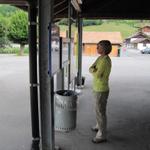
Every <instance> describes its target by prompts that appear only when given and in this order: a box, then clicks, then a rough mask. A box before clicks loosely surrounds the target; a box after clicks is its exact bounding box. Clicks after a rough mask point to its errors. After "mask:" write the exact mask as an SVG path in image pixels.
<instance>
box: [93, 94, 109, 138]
mask: <svg viewBox="0 0 150 150" xmlns="http://www.w3.org/2000/svg"><path fill="white" fill-rule="evenodd" d="M94 96H95V99H96V105H95V111H96V122H97V125H96V126H97V127H98V129H99V130H98V132H97V134H96V138H100V139H105V138H106V136H107V133H106V132H107V131H106V128H107V115H106V105H107V99H108V96H109V91H107V92H94Z"/></svg>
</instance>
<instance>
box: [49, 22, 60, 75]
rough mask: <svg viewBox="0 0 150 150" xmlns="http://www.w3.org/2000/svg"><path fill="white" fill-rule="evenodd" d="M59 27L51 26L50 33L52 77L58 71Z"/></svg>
mask: <svg viewBox="0 0 150 150" xmlns="http://www.w3.org/2000/svg"><path fill="white" fill-rule="evenodd" d="M59 34H60V33H59V27H58V26H57V25H55V24H53V25H52V32H51V73H52V75H53V74H55V73H56V72H58V71H59V61H60V60H59V59H60V48H59Z"/></svg>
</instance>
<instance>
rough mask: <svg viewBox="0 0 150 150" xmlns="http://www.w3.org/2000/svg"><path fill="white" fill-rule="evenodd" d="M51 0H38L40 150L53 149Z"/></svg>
mask: <svg viewBox="0 0 150 150" xmlns="http://www.w3.org/2000/svg"><path fill="white" fill-rule="evenodd" d="M52 8H53V0H39V79H40V109H41V138H42V150H54V118H53V117H54V114H53V113H54V112H53V111H54V110H53V109H54V105H53V78H52V77H51V76H50V74H49V73H50V70H51V62H50V57H51V56H50V55H49V54H50V51H51V42H50V37H51V24H52Z"/></svg>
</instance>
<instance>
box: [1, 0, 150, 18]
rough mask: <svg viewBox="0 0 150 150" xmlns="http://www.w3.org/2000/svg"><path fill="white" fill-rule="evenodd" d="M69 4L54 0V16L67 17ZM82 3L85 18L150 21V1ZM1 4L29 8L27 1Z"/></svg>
mask: <svg viewBox="0 0 150 150" xmlns="http://www.w3.org/2000/svg"><path fill="white" fill-rule="evenodd" d="M29 1H30V0H29ZM31 1H32V0H31ZM67 2H68V0H54V3H55V6H54V15H55V16H56V17H58V18H63V17H64V18H65V17H67V15H68V13H67V8H68V3H67ZM82 2H83V3H82V5H81V10H82V12H81V16H82V17H83V18H90V19H94V18H95V19H97V18H101V19H150V1H149V0H142V1H139V0H82ZM0 3H1V4H11V5H15V6H19V7H25V6H28V1H27V0H0Z"/></svg>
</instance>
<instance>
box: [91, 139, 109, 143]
mask: <svg viewBox="0 0 150 150" xmlns="http://www.w3.org/2000/svg"><path fill="white" fill-rule="evenodd" d="M92 142H93V143H96V144H98V143H104V142H107V139H99V138H96V137H94V138H93V139H92Z"/></svg>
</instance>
